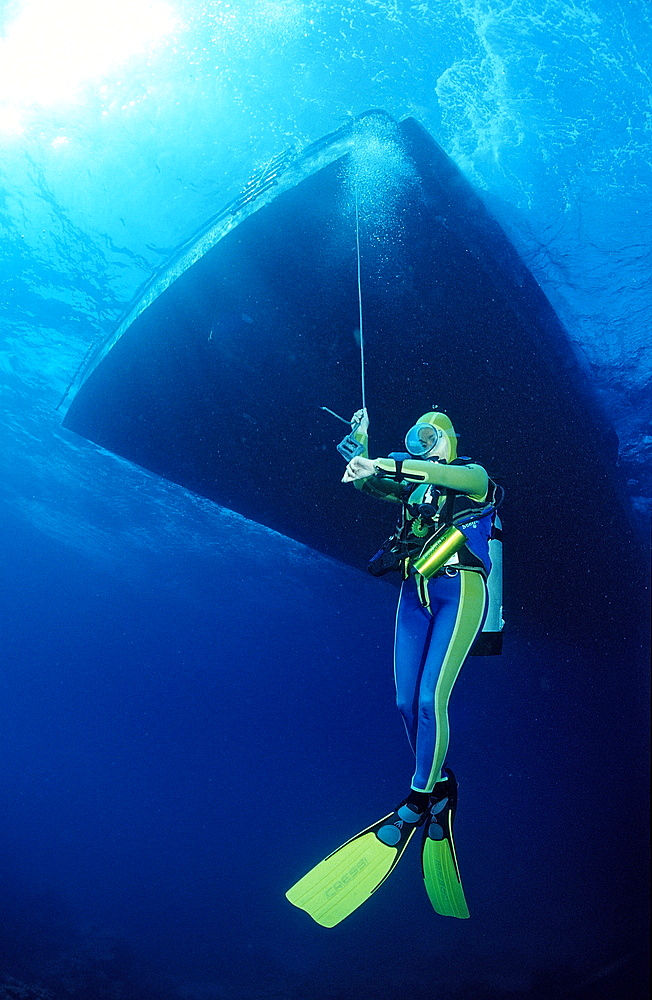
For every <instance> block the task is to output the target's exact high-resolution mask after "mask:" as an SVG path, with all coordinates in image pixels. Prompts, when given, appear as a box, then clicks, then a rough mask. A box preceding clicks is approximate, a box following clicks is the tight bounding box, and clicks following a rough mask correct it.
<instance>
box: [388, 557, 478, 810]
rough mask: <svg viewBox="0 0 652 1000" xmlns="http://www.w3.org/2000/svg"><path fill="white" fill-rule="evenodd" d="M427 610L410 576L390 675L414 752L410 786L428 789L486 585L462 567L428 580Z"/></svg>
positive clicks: (436, 774) (437, 770)
mask: <svg viewBox="0 0 652 1000" xmlns="http://www.w3.org/2000/svg"><path fill="white" fill-rule="evenodd" d="M428 589H429V594H430V607H431V611H432V614H429V613H428V612H427V611H426V610H425V609H424V608H423V607H422V606H421V603H420V601H419V598H418V595H417V590H416V585H415V582H414V579H413V578H410V579H409V580H406V581H405V583H404V584H403V587H402V589H401V596H400V598H399V606H398V611H397V615H396V638H395V644H394V676H395V681H396V697H397V704H398V707H399V710H400V712H401V715H402V716H403V721H404V722H405V728H406V731H407V735H408V739H409V741H410V746H411V747H412V750H413V752H414V754H415V757H416V770H415V773H414V776H413V778H412V788H413V789H415V790H417V791H427V792H430V791H432V788H433V786H434V784H435V782H437V781H439V780H440V778H441V768H442V766H443V764H444V761H445V759H446V753H447V750H448V740H449V727H448V701H449V698H450V694H451V691H452V689H453V685H454V683H455V681H456V680H457V677H458V675H459V672H460V670H461V669H462V665H463V663H464V661H465V659H466V657H467V654H468V651H469V649H470V648H471V645H472V643H473V640H474V639H475V636H476V635H477V633H478V631H479V629H480V628H481V627H482V623H483V621H484V617H485V614H486V604H487V601H486V584H485V581H484V579H483V577H482V576H481V575H480V574H478V573H472V572H465V571H460V572H458V573H456V574H455V575H454V576H446V575H443V576H440V577H436V578H435V579H433V580H430V581H429V584H428Z"/></svg>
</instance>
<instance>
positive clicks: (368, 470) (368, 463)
mask: <svg viewBox="0 0 652 1000" xmlns="http://www.w3.org/2000/svg"><path fill="white" fill-rule="evenodd" d="M375 471H376V467H375V465H374V463H373V462H372V460H371V459H370V458H363V457H362V455H358V457H357V458H352V459H351V461H350V462H349V464H348V465H347V467H346V469H345V470H344V475H343V476H342V482H343V483H352V482H354V481H355V480H356V479H368V478H369V476H373V475H374V473H375Z"/></svg>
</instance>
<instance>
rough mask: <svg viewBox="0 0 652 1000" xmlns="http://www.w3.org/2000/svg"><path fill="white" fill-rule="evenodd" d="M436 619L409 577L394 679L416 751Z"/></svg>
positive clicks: (396, 641)
mask: <svg viewBox="0 0 652 1000" xmlns="http://www.w3.org/2000/svg"><path fill="white" fill-rule="evenodd" d="M432 622H433V620H432V615H430V614H428V612H427V611H425V610H424V608H423V607H422V606H421V602H420V601H419V598H418V595H417V590H416V586H415V583H414V579H408V580H406V581H405V582H404V583H403V586H402V587H401V595H400V597H399V600H398V608H397V610H396V633H395V638H394V681H395V684H396V704H397V705H398V709H399V711H400V713H401V715H402V716H403V722H404V723H405V729H406V732H407V737H408V740H409V742H410V746H411V747H412V752H413V753H415V754H416V746H417V727H418V715H417V711H418V703H419V681H420V678H421V673H422V671H423V667H424V663H425V659H426V653H427V651H428V643H429V639H430V633H431V631H432Z"/></svg>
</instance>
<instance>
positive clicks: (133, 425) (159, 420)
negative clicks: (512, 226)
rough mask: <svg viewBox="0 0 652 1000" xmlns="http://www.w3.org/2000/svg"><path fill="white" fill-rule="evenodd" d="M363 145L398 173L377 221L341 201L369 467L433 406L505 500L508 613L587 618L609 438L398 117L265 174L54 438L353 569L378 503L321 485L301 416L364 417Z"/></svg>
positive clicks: (115, 350)
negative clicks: (538, 595) (79, 442)
mask: <svg viewBox="0 0 652 1000" xmlns="http://www.w3.org/2000/svg"><path fill="white" fill-rule="evenodd" d="M377 135H378V136H380V140H381V141H380V145H379V149H380V152H379V153H378V154H377V156H376V160H377V161H378V162H379V163H381V165H382V157H383V153H382V150H383V148H385V146H386V147H387V149H388V150H389V151H390V152H391V150H393V151H394V152H393V153H392V156H394V154H395V155H396V156H399V157H400V159H401V164H402V167H401V169H402V170H403V175H402V176H403V180H402V181H401V184H399V189H400V190H399V189H397V190H393V193H392V192H390V200H392V206H393V207H392V211H391V212H389V213H388V214H387V213H386V214H385V215H383V213H382V211H381V208H382V206H380V204H378V205H376V206H374V204H373V197H372V196H373V178H372V179H371V180H370V178H369V176H368V171H367V174H365V175H364V176H363V177H362V181H361V184H360V190H359V199H360V205H361V211H360V239H361V252H362V294H363V308H364V331H365V352H366V376H367V402H368V407H369V410H370V416H371V430H370V435H371V451H372V455H373V454H377V455H386V454H387V453H388V452H389V451H391V450H402V449H403V437H404V434H405V431H406V429H407V428H408V427H409V426H410V425H411V424H412V423H413V422H414V421H415V419H416V418H417V417H418V416H419V415H420V413H422V412H423V411H425V410H428V409H430V408H432V407H433V406H434V407H437V408H439V409H443V410H445V411H446V412H448V413H449V414H450V416H451V418H452V419H453V421H454V424H455V427H456V430H457V431H458V433H459V435H460V453H461V454H469V455H471V456H472V457H473V458H474V459H475V460H477V461H479V462H481V463H482V464H484V465H485V466H486V467H487V469H488V470H489V471H490V473H491V474H492V475H494V476H495V478H497V479H498V481H500V482H501V483H502V484H503V485H504V486H505V488H506V491H507V501H506V503H505V507H504V511H503V514H504V521H505V527H506V549H507V567H508V569H507V587H508V594H509V593H510V588H511V592H512V593H513V594H517V595H518V596H517V597H515V598H514V597H513V598H512V601H513V602H514V603H517V604H518V606H519V607H520V606H521V605H524V606H526V607H527V606H529V607H530V608H531V610H532V613H533V614H535V615H536V599H535V600H534V601H532V593H533V592H534V591H539V590H540V588H541V587H545V588H546V590H547V592H548V594H549V597H550V601H549V602H548V614H550V609H551V608H552V611H553V613H554V614H555V618H556V621H557V622H559V623H560V624H561V623H563V622H564V621H566V622H567V623H569V624H572V623H573V622H576V620H577V613H578V612H577V609H578V603H577V601H578V598H577V597H576V595H577V592H578V589H579V590H581V592H582V593H581V595H580V599H581V602H582V603H581V606H582V607H587V606H588V605H591V606H594V605H596V604H600V603H602V604H604V593H605V583H604V580H605V579H606V577H607V576H612V575H613V574H611V571H610V566H611V563H610V562H609V561H608V560H607V559H606V557H605V556H604V555H603V552H604V549H605V545H604V543H603V540H604V538H605V537H609V538H612V539H613V538H614V537H618V538H619V539H620V547H621V549H622V550H626V549H627V547H628V545H629V541H628V539H629V529H628V527H627V525H626V521H627V516H626V514H624V511H625V509H626V508H625V501H624V494H623V492H622V490H621V485H620V482H619V480H618V475H617V471H616V467H615V454H616V443H615V437H614V435H613V432H612V431H611V430H610V429H609V427H608V424H607V422H606V421H605V419H604V417H603V415H602V414H601V412H600V409H599V407H598V405H597V404H596V402H595V400H594V399H593V398H592V395H591V392H590V389H589V387H588V382H587V380H586V379H585V377H584V374H583V372H582V371H581V369H580V367H579V366H578V364H577V363H576V361H575V360H574V357H573V354H572V351H571V347H570V345H569V343H568V339H567V336H566V334H565V331H564V330H563V328H562V327H561V325H560V322H559V320H558V319H557V317H556V315H555V313H554V311H553V309H552V308H551V306H550V304H549V302H548V301H547V299H546V297H545V296H544V294H543V293H542V291H541V289H540V288H539V286H538V285H537V283H536V282H535V280H534V279H533V277H532V276H531V274H530V273H529V272H528V270H527V268H526V267H525V265H524V264H523V262H522V261H521V259H520V258H519V256H518V254H517V253H516V252H515V250H514V248H513V247H512V246H511V244H510V242H509V241H508V239H507V237H506V236H505V234H504V232H503V231H502V230H501V228H500V227H499V226H498V224H497V223H496V222H495V220H494V219H493V218H492V217H491V215H490V214H489V212H488V211H487V209H486V208H485V207H484V205H483V203H482V202H481V200H480V199H479V198H478V196H477V195H476V194H475V193H474V191H473V190H472V188H471V187H470V185H469V184H468V183H467V182H466V181H465V179H464V178H463V176H462V175H461V173H460V172H459V170H458V169H457V168H456V166H455V165H454V164H453V162H452V161H451V160H450V159H449V158H448V157H447V155H446V154H445V153H444V152H443V150H442V149H441V148H440V147H439V146H438V145H437V144H436V143H435V142H434V140H433V139H432V138H431V137H430V135H429V134H428V133H427V132H426V131H425V130H424V129H423V128H422V127H421V126H420V125H419V124H418V123H417V122H416V121H414V120H413V119H407V120H405V121H403V122H401V123H396V122H394V121H393V120H392V119H390V118H389V116H387V115H385V114H384V113H382V112H369V113H368V114H367V115H364V116H361V117H360V118H359V119H357V120H356V121H354V122H352V123H351V124H350V125H347V126H345V127H343V128H342V129H340V130H339V131H338V132H336V133H334V134H333V135H331V136H327V137H326V138H325V139H323V140H321V141H320V142H319V143H316V144H315V145H314V146H312V147H310V148H309V149H307V150H306V151H304V152H303V153H302V154H298V155H294V154H291V153H288V154H286V155H284V156H282V157H280V158H279V159H278V160H277V161H275V162H273V163H272V164H270V165H268V166H267V167H266V168H265V169H264V170H263V171H262V172H261V173H260V174H259V175H258V176H257V177H256V178H254V179H253V181H252V182H251V183H250V185H249V186H248V187H247V188H246V189H245V192H244V193H243V196H242V197H241V198H240V199H238V201H237V202H236V203H234V204H233V205H231V206H229V207H228V208H227V209H225V210H224V212H222V213H220V215H219V216H218V217H216V219H214V220H212V221H211V222H210V223H209V224H208V225H207V226H206V227H205V229H204V230H203V231H202V233H200V234H198V235H197V236H196V237H195V238H193V240H192V241H189V242H188V243H187V244H186V245H185V246H184V247H183V248H181V250H180V251H179V253H178V254H177V256H176V257H175V259H174V260H173V261H172V262H171V263H170V265H169V267H168V268H167V269H166V270H165V272H163V273H162V274H160V275H158V276H156V278H155V279H154V280H153V281H152V282H151V283H150V285H149V286H148V287H147V288H146V289H145V291H144V293H143V295H142V296H141V298H140V299H139V301H138V302H137V303H136V304H135V306H134V307H133V309H132V310H131V312H130V314H129V315H128V317H127V318H126V319H125V321H124V322H123V324H121V326H120V328H119V329H118V331H116V333H115V334H114V335H112V337H111V338H109V341H108V342H107V343H106V344H105V345H104V346H103V347H102V348H101V350H99V351H98V352H96V354H95V355H94V356H93V357H92V358H91V359H90V361H89V364H88V366H87V368H86V370H85V372H84V373H83V374H82V376H81V378H80V379H79V382H80V385H79V387H76V394H75V395H74V399H73V401H72V404H71V405H70V408H69V410H68V413H67V415H66V417H65V421H64V422H65V425H66V426H67V427H68V428H70V429H72V430H73V431H76V432H77V433H79V434H81V435H84V436H85V437H87V438H90V439H91V440H92V441H94V442H96V443H98V444H100V445H102V446H103V447H105V448H108V449H110V450H111V451H114V452H116V453H118V454H119V455H121V456H123V457H125V458H128V459H131V460H132V461H134V462H136V463H138V464H140V465H142V466H144V467H145V468H147V469H149V470H152V471H154V472H156V473H158V474H160V475H162V476H165V477H167V478H169V479H171V480H174V481H175V482H177V483H180V484H182V485H183V486H185V487H188V488H189V489H191V490H194V491H196V492H197V493H200V494H202V495H203V496H206V497H210V498H212V499H214V500H216V501H218V502H219V503H220V504H223V505H224V506H226V507H228V508H231V509H233V510H235V511H238V512H239V513H241V514H244V515H246V516H247V517H248V518H252V519H254V520H256V521H259V522H262V523H263V524H266V525H268V526H270V527H272V528H274V529H276V530H277V531H280V532H282V533H284V534H286V535H289V536H291V537H293V538H295V539H298V540H300V541H301V542H305V543H306V544H307V545H309V546H312V547H313V548H315V549H317V550H319V551H321V552H324V553H327V554H328V555H330V556H333V557H335V558H337V559H340V560H343V561H344V562H347V563H350V564H351V565H354V566H357V567H364V566H365V565H366V562H367V559H368V558H369V556H370V555H371V554H372V553H373V552H374V551H375V550H376V549H377V548H378V546H379V544H380V542H382V540H383V538H384V537H386V535H387V534H388V533H389V531H390V530H391V528H392V525H393V522H394V519H395V510H394V508H393V507H392V506H390V505H389V504H387V505H385V504H378V503H377V502H374V501H372V500H370V499H368V498H367V497H365V496H362V495H360V494H359V493H358V492H357V491H356V490H354V489H353V488H352V487H351V486H344V485H341V484H340V478H341V475H342V471H343V464H344V463H343V461H342V459H341V458H340V456H339V455H338V453H337V452H336V450H335V444H336V442H337V441H338V440H339V439H340V437H342V436H343V434H344V433H345V430H346V429H345V428H344V426H343V425H342V424H339V423H337V422H336V421H335V420H334V419H333V418H332V417H331V416H329V415H328V414H327V413H325V412H323V411H322V410H320V409H319V407H320V406H322V405H326V406H329V407H331V408H332V409H333V410H335V411H337V412H339V413H341V414H343V415H344V416H347V417H348V416H350V414H351V413H352V412H353V411H354V410H355V409H356V408H357V407H359V406H360V403H361V399H360V360H359V347H358V343H357V341H356V337H355V330H356V328H357V326H358V297H357V273H356V249H355V213H354V199H353V197H352V184H351V177H352V176H355V170H356V169H357V168H356V166H355V163H354V162H352V160H353V159H354V157H355V149H356V148H357V147H356V143H361V142H362V143H364V142H369V139H370V137H371V138H372V139H373V138H374V136H377ZM388 155H389V153H388ZM362 162H363V168H364V158H363V161H362ZM406 165H407V166H406ZM354 168H355V169H354ZM391 169H393V166H392V164H388V168H387V174H385V175H384V176H385V179H386V178H387V177H388V176H389V174H390V172H391ZM363 173H364V170H363ZM381 179H382V178H381ZM390 180H391V178H390ZM380 186H381V187H382V184H381V185H380ZM390 187H391V185H390ZM370 190H371V194H370ZM379 198H380V196H379ZM388 220H389V221H388ZM622 558H623V559H625V561H627V559H628V558H629V556H626V555H623V556H622ZM510 567H511V568H510ZM578 580H579V581H580V582H579V583H578ZM509 603H510V599H509V597H508V600H507V604H508V606H509ZM596 611H597V608H596Z"/></svg>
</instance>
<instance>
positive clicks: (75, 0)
mask: <svg viewBox="0 0 652 1000" xmlns="http://www.w3.org/2000/svg"><path fill="white" fill-rule="evenodd" d="M10 11H11V13H10V16H9V19H8V20H7V21H6V23H5V26H4V34H3V35H2V37H0V129H2V128H3V126H4V130H5V131H10V132H14V133H15V132H19V131H20V130H21V122H22V120H23V117H24V115H25V114H26V113H27V112H29V111H33V110H38V109H41V108H52V107H56V106H60V105H65V104H72V103H76V102H80V101H81V100H82V99H83V90H84V87H85V85H88V84H92V83H95V82H97V81H99V80H101V79H103V78H105V77H106V76H107V75H108V74H110V73H111V72H112V71H113V70H114V69H116V68H117V67H119V66H121V65H122V64H123V63H125V62H126V60H128V59H130V58H131V57H133V56H138V55H140V56H143V55H147V54H148V53H149V52H150V51H151V50H152V49H153V48H154V47H155V46H156V45H157V44H158V43H160V42H161V41H162V40H163V39H165V38H166V37H169V36H170V35H172V34H173V33H174V31H175V30H176V29H177V28H178V27H179V24H178V20H177V18H176V16H175V12H174V10H173V8H172V6H171V5H170V4H169V3H166V2H164V0H58V2H57V3H53V2H52V0H18V2H16V3H15V4H14V5H13V6H12V7H11V8H10Z"/></svg>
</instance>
